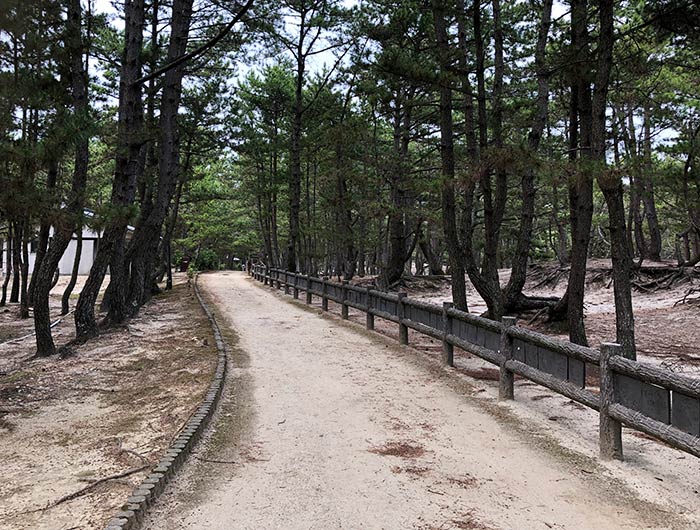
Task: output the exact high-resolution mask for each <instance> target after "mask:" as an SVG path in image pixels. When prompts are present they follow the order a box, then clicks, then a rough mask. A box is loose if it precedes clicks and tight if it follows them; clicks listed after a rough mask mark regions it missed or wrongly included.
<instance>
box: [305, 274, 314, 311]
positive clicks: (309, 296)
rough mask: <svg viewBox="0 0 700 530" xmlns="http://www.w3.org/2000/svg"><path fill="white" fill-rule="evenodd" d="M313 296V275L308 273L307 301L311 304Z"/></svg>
mask: <svg viewBox="0 0 700 530" xmlns="http://www.w3.org/2000/svg"><path fill="white" fill-rule="evenodd" d="M312 299H313V297H312V295H311V275H310V274H307V275H306V303H307V304H309V305H311V301H312Z"/></svg>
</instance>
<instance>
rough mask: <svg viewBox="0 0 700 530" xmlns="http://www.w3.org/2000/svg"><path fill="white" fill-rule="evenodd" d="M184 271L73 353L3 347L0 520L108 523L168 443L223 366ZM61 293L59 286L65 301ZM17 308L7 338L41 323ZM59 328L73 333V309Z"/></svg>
mask: <svg viewBox="0 0 700 530" xmlns="http://www.w3.org/2000/svg"><path fill="white" fill-rule="evenodd" d="M185 280H186V279H185V278H184V277H180V278H179V279H178V285H176V287H175V289H174V291H172V292H169V293H167V294H164V295H162V296H159V297H156V298H154V299H153V300H152V301H151V302H150V303H149V304H147V305H146V306H145V307H144V308H142V310H141V312H140V314H139V315H138V316H137V317H136V318H134V319H132V320H130V321H129V322H128V324H127V325H126V326H124V327H122V328H118V329H113V330H109V331H108V332H106V333H103V334H102V335H101V336H100V337H98V338H97V339H94V340H92V341H90V342H88V343H87V344H85V345H82V346H80V347H77V348H75V351H74V353H73V355H71V356H70V357H68V358H65V359H61V358H59V357H57V356H56V357H52V358H47V359H33V360H27V359H29V358H30V357H31V356H32V355H33V353H34V340H33V337H27V338H25V339H22V340H15V341H12V342H4V343H2V344H0V466H1V468H2V472H1V476H2V480H0V529H3V530H22V529H35V530H36V529H38V530H67V529H98V528H102V527H104V525H105V523H106V521H107V520H108V519H109V518H110V517H112V516H113V514H114V513H115V512H116V511H117V510H118V508H119V507H120V506H121V505H122V504H123V503H124V501H125V500H126V498H127V497H128V495H129V494H130V493H131V491H133V488H134V487H135V485H136V484H137V483H138V482H139V481H140V480H141V479H143V477H144V476H145V474H146V472H147V468H148V467H150V466H151V465H152V464H153V463H154V462H156V461H157V459H158V458H159V457H160V455H161V454H162V452H163V451H164V450H165V449H166V447H167V446H168V445H169V443H170V441H171V440H172V438H173V437H174V436H175V435H176V433H177V431H178V430H179V429H180V427H181V426H182V425H183V423H184V422H185V421H186V419H187V418H188V417H189V415H190V414H191V413H192V411H193V410H194V409H195V408H196V406H197V405H198V404H199V401H200V400H201V398H202V396H203V394H204V392H206V388H207V386H208V384H209V382H210V379H211V374H212V373H213V370H214V368H215V364H216V349H215V347H214V340H213V336H212V333H211V327H210V325H209V322H208V320H207V318H206V316H205V315H204V313H203V311H202V310H201V307H200V306H199V304H198V302H197V300H196V299H195V297H194V294H193V292H192V290H191V288H190V289H188V288H187V286H186V285H185V283H184V281H185ZM61 292H62V289H61V288H60V286H59V288H58V289H56V290H55V292H54V293H52V300H51V306H52V308H54V309H56V304H57V302H60V298H57V297H60V294H61ZM56 295H57V296H56ZM8 309H9V311H8V312H7V313H3V314H2V317H3V318H2V319H0V329H2V330H5V331H6V332H7V333H6V336H7V335H9V334H10V333H12V334H14V336H21V335H23V334H25V333H26V332H27V331H28V330H30V329H31V320H30V321H24V322H19V323H18V322H16V321H13V320H12V319H11V317H12V316H13V315H14V313H15V312H16V307H15V306H10V307H9V308H8ZM54 334H55V338H56V340H57V343H58V344H59V345H61V344H65V343H66V342H67V341H68V340H69V339H70V338H72V336H73V321H72V318H71V317H68V319H67V320H66V321H65V322H63V323H61V324H60V325H59V326H58V327H57V328H55V332H54ZM143 466H146V469H145V470H143V471H142V472H139V473H134V474H132V475H129V476H128V477H125V478H123V479H118V480H110V481H107V482H104V483H102V484H100V485H99V486H97V487H95V488H94V489H92V490H90V491H87V492H85V494H82V495H79V496H77V497H76V498H75V499H72V500H69V501H66V502H62V503H60V504H59V505H57V506H53V507H49V508H47V506H49V505H51V504H53V503H55V502H56V501H58V500H59V499H61V498H63V497H64V496H66V495H69V494H72V493H74V492H77V491H79V490H81V489H82V488H84V487H85V486H88V485H89V484H91V483H92V482H94V481H96V480H98V479H101V478H104V477H107V476H110V475H112V474H118V473H121V472H124V471H129V470H134V469H139V468H141V467H143Z"/></svg>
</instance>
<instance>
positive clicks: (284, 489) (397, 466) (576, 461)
mask: <svg viewBox="0 0 700 530" xmlns="http://www.w3.org/2000/svg"><path fill="white" fill-rule="evenodd" d="M201 282H202V283H201V285H202V289H203V291H204V293H205V296H206V297H208V298H209V299H210V301H211V302H212V304H213V305H214V306H215V307H217V308H218V313H219V315H220V318H219V321H220V324H222V325H224V327H226V328H228V331H227V333H228V335H229V336H230V337H231V338H230V339H229V341H230V342H231V343H232V348H231V364H232V365H231V370H230V372H229V375H228V378H229V379H228V384H227V390H226V391H225V394H224V396H223V400H222V402H221V405H220V408H219V411H218V412H217V415H216V417H215V419H214V425H215V426H216V428H215V432H214V433H213V434H212V435H211V436H210V438H208V439H207V440H205V442H204V444H203V446H201V447H200V448H199V449H198V454H197V456H198V458H197V459H195V460H190V461H189V462H188V463H187V464H186V465H185V468H184V469H183V472H182V473H181V475H179V476H178V478H177V479H176V480H175V481H174V482H173V483H172V484H171V486H169V488H168V489H167V490H166V492H165V494H164V496H163V497H161V499H160V500H159V501H158V503H157V504H156V505H155V507H154V511H153V514H152V516H151V518H150V521H148V522H147V524H146V528H149V529H151V530H158V529H161V528H169V529H178V528H207V529H209V530H217V529H222V530H223V529H226V530H236V529H253V528H285V529H290V530H301V529H304V530H309V529H311V530H315V529H328V528H350V529H359V528H367V529H376V528H383V529H385V530H394V529H396V530H398V529H416V530H418V529H420V530H437V529H466V528H468V529H477V530H478V529H481V530H484V529H491V530H495V529H503V530H505V529H512V528H523V529H528V530H537V529H542V530H547V529H558V530H562V529H569V530H574V529H581V530H584V529H585V530H589V529H591V528H598V529H611V530H612V529H615V530H620V529H627V528H629V529H641V528H654V529H691V528H692V529H696V528H698V525H699V524H700V513H699V512H698V504H699V503H698V500H699V499H700V494H699V492H698V489H697V483H696V479H697V476H698V474H699V473H700V460H698V459H695V458H693V457H690V456H687V455H685V454H683V453H681V452H678V451H675V450H673V449H670V448H668V447H666V446H663V445H662V444H658V443H656V442H652V441H650V440H649V439H648V438H643V437H636V436H631V435H630V432H629V431H628V430H627V429H625V433H624V442H625V450H626V457H627V460H626V461H625V462H610V463H606V462H601V461H600V460H599V459H598V457H597V443H596V442H597V440H596V437H595V436H594V435H593V434H592V433H593V432H594V431H595V430H597V415H596V414H595V413H593V412H592V411H587V410H581V408H582V407H578V406H577V405H576V404H572V403H571V402H570V401H569V400H566V399H564V398H561V396H556V395H553V394H552V393H550V392H548V391H546V390H544V389H542V388H539V387H536V386H535V385H533V384H531V383H529V382H527V381H522V380H518V381H517V382H516V400H515V401H514V402H508V403H506V402H499V401H498V400H497V390H496V387H495V385H494V384H493V381H490V380H489V378H482V379H480V380H479V379H474V378H472V377H469V376H470V375H471V374H470V373H469V367H470V366H472V365H471V364H470V363H471V362H472V361H473V359H468V358H466V357H465V356H464V355H461V354H460V355H458V356H457V370H452V369H446V368H443V367H441V366H440V365H439V363H438V362H437V360H436V357H437V356H438V353H437V352H438V351H439V344H436V343H431V342H430V341H421V340H419V337H418V336H417V334H413V333H411V337H410V338H411V345H412V346H414V347H412V348H407V347H402V346H400V345H398V343H397V342H396V341H394V340H391V339H390V338H387V337H386V336H383V335H382V333H381V332H383V333H385V334H386V335H390V336H392V335H393V334H394V329H393V328H395V327H396V326H395V325H392V324H390V323H389V324H388V325H386V323H383V322H381V321H380V320H379V319H377V324H378V329H379V331H380V333H371V332H367V331H365V330H364V329H363V324H364V315H363V314H362V313H360V312H358V311H354V310H351V311H350V320H349V321H342V320H341V319H340V318H339V317H338V313H339V311H338V307H337V306H336V305H335V304H331V307H330V309H331V313H330V314H329V313H324V312H322V311H321V310H320V306H319V304H318V301H316V300H315V301H314V304H313V305H312V306H306V305H305V304H304V303H303V302H301V301H293V300H292V299H291V297H290V296H285V295H283V294H282V293H281V291H276V290H272V289H270V288H269V287H267V288H266V287H263V286H262V285H261V284H258V283H256V282H254V281H253V280H252V279H251V278H249V277H247V276H246V275H244V274H243V273H232V272H225V273H218V274H211V275H205V276H203V277H202V279H201ZM333 313H334V314H333ZM392 326H393V327H392ZM233 333H235V334H236V336H235V337H234V335H233ZM456 353H457V352H456ZM473 366H476V365H473ZM579 424H585V425H579ZM573 427H576V428H573ZM581 433H583V434H581Z"/></svg>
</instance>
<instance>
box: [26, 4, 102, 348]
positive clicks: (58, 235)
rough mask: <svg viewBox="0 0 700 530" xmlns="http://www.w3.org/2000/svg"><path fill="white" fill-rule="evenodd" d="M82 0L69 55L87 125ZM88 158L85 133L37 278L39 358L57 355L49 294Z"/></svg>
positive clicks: (74, 222) (76, 220) (69, 35)
mask: <svg viewBox="0 0 700 530" xmlns="http://www.w3.org/2000/svg"><path fill="white" fill-rule="evenodd" d="M81 18H82V14H81V5H80V0H70V1H69V2H68V19H67V22H66V49H67V50H68V55H69V63H70V64H69V69H70V77H71V88H72V96H73V111H74V114H75V116H76V117H77V118H78V119H79V120H80V122H82V123H84V124H87V123H88V112H89V108H88V94H87V90H88V74H87V72H86V71H85V66H84V63H83V47H84V43H83V40H82V36H81ZM88 158H89V136H88V134H87V133H86V132H85V131H81V133H79V134H78V136H77V139H76V144H75V161H74V169H73V182H72V185H71V197H70V200H69V202H68V204H67V206H66V207H65V210H64V212H62V214H63V215H62V216H61V218H60V219H59V221H58V222H56V223H55V224H54V234H53V238H52V240H51V244H50V245H49V248H48V250H47V251H46V255H45V256H44V259H43V260H42V262H41V266H40V267H39V271H38V273H37V278H36V284H35V285H36V287H35V289H36V290H35V304H34V331H35V334H36V348H37V352H36V353H37V355H38V356H48V355H53V354H54V353H56V346H55V344H54V342H53V337H52V335H51V315H50V314H49V292H50V291H51V288H52V280H53V277H54V273H55V271H56V270H57V268H58V263H59V261H60V260H61V257H62V256H63V254H64V252H65V251H66V248H68V245H69V244H70V242H71V239H72V236H73V232H74V231H75V229H76V226H78V225H79V224H80V219H81V218H82V209H83V196H84V193H85V185H86V182H87V173H88Z"/></svg>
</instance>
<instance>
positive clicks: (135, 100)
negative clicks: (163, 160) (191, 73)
mask: <svg viewBox="0 0 700 530" xmlns="http://www.w3.org/2000/svg"><path fill="white" fill-rule="evenodd" d="M124 15H125V46H124V55H123V60H122V67H121V77H120V81H119V122H118V127H117V149H116V153H117V157H116V161H115V170H114V182H113V185H112V201H111V202H112V205H113V208H115V210H117V211H116V212H115V215H114V218H113V220H112V221H111V222H110V224H109V225H108V226H107V227H106V228H105V231H104V234H103V236H102V238H101V239H100V246H99V248H98V251H97V254H96V256H95V259H94V261H93V264H92V267H91V268H90V274H89V275H88V278H87V280H86V282H85V285H84V286H83V290H82V291H81V293H80V297H79V298H78V304H77V306H76V309H75V328H76V338H77V340H79V341H84V340H86V339H87V338H89V337H91V336H94V335H96V334H97V323H96V321H95V302H96V301H97V296H98V293H99V290H100V287H101V285H102V281H103V280H104V276H105V273H106V272H107V266H108V264H109V263H110V260H111V258H112V254H113V252H114V249H115V247H116V246H117V245H118V242H119V241H123V240H124V235H125V233H126V226H127V223H128V220H129V214H130V205H131V204H132V203H133V201H134V197H135V193H136V181H137V178H138V174H139V172H140V171H141V170H142V169H143V168H142V167H141V165H140V163H139V160H140V158H141V149H142V147H143V139H142V126H143V106H142V101H141V84H140V83H136V81H137V80H138V79H139V77H140V75H141V52H142V47H143V24H144V0H130V1H127V2H126V3H125V7H124ZM115 273H116V274H123V273H124V271H123V270H116V271H114V270H113V271H111V274H115Z"/></svg>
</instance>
